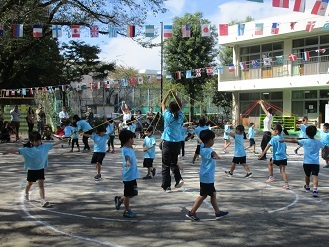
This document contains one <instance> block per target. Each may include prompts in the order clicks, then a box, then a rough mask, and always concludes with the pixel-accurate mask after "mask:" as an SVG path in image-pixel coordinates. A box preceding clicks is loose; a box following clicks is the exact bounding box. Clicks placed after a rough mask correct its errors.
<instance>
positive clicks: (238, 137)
mask: <svg viewBox="0 0 329 247" xmlns="http://www.w3.org/2000/svg"><path fill="white" fill-rule="evenodd" d="M234 138H235V141H234V145H235V146H234V157H243V156H246V155H247V154H246V150H245V149H244V139H243V134H235V135H234Z"/></svg>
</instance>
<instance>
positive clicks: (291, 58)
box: [289, 54, 297, 62]
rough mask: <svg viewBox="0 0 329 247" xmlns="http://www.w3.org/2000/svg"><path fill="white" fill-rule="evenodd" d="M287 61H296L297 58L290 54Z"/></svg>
mask: <svg viewBox="0 0 329 247" xmlns="http://www.w3.org/2000/svg"><path fill="white" fill-rule="evenodd" d="M289 59H290V61H291V62H294V61H297V56H296V55H295V54H290V55H289Z"/></svg>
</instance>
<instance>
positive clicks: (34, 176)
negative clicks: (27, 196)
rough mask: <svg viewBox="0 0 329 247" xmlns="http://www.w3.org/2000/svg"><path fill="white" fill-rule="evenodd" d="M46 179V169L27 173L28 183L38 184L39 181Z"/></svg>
mask: <svg viewBox="0 0 329 247" xmlns="http://www.w3.org/2000/svg"><path fill="white" fill-rule="evenodd" d="M39 179H42V180H44V179H45V169H41V170H28V171H27V179H26V180H27V181H28V182H36V181H37V180H39Z"/></svg>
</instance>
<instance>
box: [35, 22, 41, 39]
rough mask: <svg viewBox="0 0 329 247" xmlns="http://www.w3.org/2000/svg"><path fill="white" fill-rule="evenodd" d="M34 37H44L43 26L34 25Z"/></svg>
mask: <svg viewBox="0 0 329 247" xmlns="http://www.w3.org/2000/svg"><path fill="white" fill-rule="evenodd" d="M33 37H35V38H39V37H42V25H38V24H35V25H33Z"/></svg>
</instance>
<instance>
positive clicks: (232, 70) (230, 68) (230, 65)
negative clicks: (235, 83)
mask: <svg viewBox="0 0 329 247" xmlns="http://www.w3.org/2000/svg"><path fill="white" fill-rule="evenodd" d="M234 71H235V68H234V64H233V63H232V64H229V65H228V72H234Z"/></svg>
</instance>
